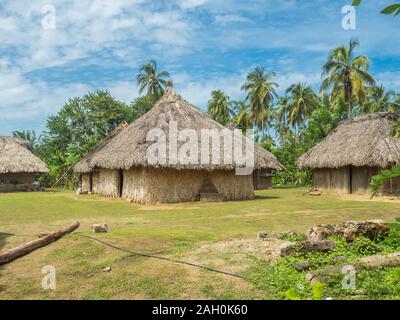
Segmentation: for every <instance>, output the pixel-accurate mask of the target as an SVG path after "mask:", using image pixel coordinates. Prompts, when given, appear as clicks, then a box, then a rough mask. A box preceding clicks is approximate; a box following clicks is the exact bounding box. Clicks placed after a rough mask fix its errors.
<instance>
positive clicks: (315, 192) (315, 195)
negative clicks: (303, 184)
mask: <svg viewBox="0 0 400 320" xmlns="http://www.w3.org/2000/svg"><path fill="white" fill-rule="evenodd" d="M320 195H322V192H321V191H318V190H313V191H310V196H314V197H317V196H320Z"/></svg>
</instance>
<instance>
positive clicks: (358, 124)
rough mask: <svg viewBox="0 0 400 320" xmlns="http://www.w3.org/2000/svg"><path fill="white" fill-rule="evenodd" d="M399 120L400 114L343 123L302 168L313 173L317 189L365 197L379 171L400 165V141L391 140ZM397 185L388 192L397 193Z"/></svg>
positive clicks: (301, 162)
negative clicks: (372, 178)
mask: <svg viewBox="0 0 400 320" xmlns="http://www.w3.org/2000/svg"><path fill="white" fill-rule="evenodd" d="M399 119H400V115H399V114H395V113H388V112H381V113H373V114H367V115H362V116H358V117H355V118H352V119H349V120H346V121H343V122H341V123H340V124H339V126H338V127H337V128H336V129H334V130H333V131H332V132H331V133H330V134H329V135H328V136H327V137H326V138H325V139H324V140H322V141H321V142H320V143H319V144H317V145H316V146H315V147H313V148H312V149H310V150H309V151H307V152H306V153H305V154H303V155H302V156H301V157H300V158H299V160H298V166H299V167H300V168H310V169H313V172H314V176H313V183H314V187H315V188H318V189H325V190H334V191H340V192H345V193H365V192H367V190H368V185H369V183H370V180H371V177H372V176H373V175H376V174H377V173H378V172H379V169H384V168H389V167H391V166H394V165H398V164H400V139H399V138H395V137H391V136H390V131H391V129H392V127H393V125H394V124H395V123H396V122H397V121H398V120H399ZM395 183H397V182H396V181H392V182H391V187H390V190H386V191H392V192H397V186H396V185H395ZM399 187H400V185H399Z"/></svg>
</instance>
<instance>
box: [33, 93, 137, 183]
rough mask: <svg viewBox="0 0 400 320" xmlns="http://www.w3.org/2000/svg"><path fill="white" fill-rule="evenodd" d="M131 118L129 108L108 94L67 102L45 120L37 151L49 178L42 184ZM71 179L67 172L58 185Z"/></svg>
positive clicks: (57, 174) (53, 180)
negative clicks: (48, 170)
mask: <svg viewBox="0 0 400 320" xmlns="http://www.w3.org/2000/svg"><path fill="white" fill-rule="evenodd" d="M132 119H133V112H132V109H131V108H130V107H129V106H128V105H126V104H125V103H122V102H120V101H118V100H116V99H114V98H113V97H112V96H111V95H110V93H109V92H108V91H96V92H92V93H88V94H86V95H84V96H83V97H81V98H73V99H70V100H69V101H68V102H67V103H66V104H65V105H64V106H63V107H62V108H61V110H60V111H59V112H58V113H57V114H56V115H54V116H51V117H49V118H48V120H47V132H46V133H45V134H44V135H43V139H42V143H41V144H40V146H39V147H38V149H37V150H38V154H39V156H40V157H41V158H42V159H43V160H44V161H45V162H46V163H47V164H48V166H49V167H50V176H49V177H48V178H49V179H48V180H47V181H45V182H47V184H48V185H49V184H50V185H51V184H53V183H54V182H56V181H57V180H58V178H60V177H61V176H63V175H64V173H65V172H67V171H68V170H69V169H70V168H71V166H72V165H74V164H75V163H76V162H77V161H78V160H79V159H80V158H81V157H82V156H84V155H85V154H86V153H87V152H88V151H89V150H91V149H92V148H93V147H94V146H96V145H97V144H98V143H99V142H100V141H101V140H102V139H104V138H105V137H106V136H107V135H108V133H109V132H110V131H111V130H113V129H114V128H115V127H116V126H117V125H119V124H120V123H121V122H122V121H124V120H125V121H127V122H130V121H132ZM68 172H69V171H68ZM72 177H73V176H72V174H70V172H69V174H68V175H65V179H64V180H62V181H60V183H61V184H67V183H69V182H72Z"/></svg>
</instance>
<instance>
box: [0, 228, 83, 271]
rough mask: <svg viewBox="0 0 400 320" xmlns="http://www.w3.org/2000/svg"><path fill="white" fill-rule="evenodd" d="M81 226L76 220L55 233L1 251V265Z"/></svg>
mask: <svg viewBox="0 0 400 320" xmlns="http://www.w3.org/2000/svg"><path fill="white" fill-rule="evenodd" d="M78 228H79V222H75V223H73V224H71V225H70V226H68V227H66V228H64V229H61V230H58V231H55V232H53V233H50V234H47V235H45V236H43V237H41V238H39V239H36V240H32V241H30V242H28V243H26V244H23V245H20V246H18V247H16V248H13V249H10V250H7V251H5V252H3V253H0V265H2V264H6V263H9V262H11V261H13V260H15V259H17V258H19V257H22V256H24V255H26V254H28V253H29V252H31V251H34V250H36V249H38V248H41V247H44V246H47V245H48V244H50V243H52V242H54V241H56V240H58V239H60V238H61V237H63V236H65V235H66V234H68V233H71V232H73V231H75V230H76V229H78Z"/></svg>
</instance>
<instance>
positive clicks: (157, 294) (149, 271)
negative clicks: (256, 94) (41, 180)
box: [0, 188, 400, 299]
mask: <svg viewBox="0 0 400 320" xmlns="http://www.w3.org/2000/svg"><path fill="white" fill-rule="evenodd" d="M399 209H400V202H397V201H392V202H382V201H359V200H358V199H353V200H343V199H339V198H335V197H333V196H332V197H329V196H321V197H312V196H309V195H308V193H307V190H306V189H294V188H290V189H276V190H267V191H261V192H257V198H256V199H255V200H252V201H236V202H224V203H199V202H196V203H184V204H174V205H157V206H142V205H136V204H130V203H128V202H125V201H121V200H111V199H106V198H101V197H98V196H96V195H91V196H87V195H86V196H77V195H75V194H74V193H72V192H63V191H59V192H43V193H19V194H17V193H15V194H0V232H3V233H10V234H16V235H18V236H5V235H0V250H4V249H7V248H11V247H14V246H16V245H18V244H21V243H24V242H26V241H29V240H31V239H33V238H34V235H35V234H39V233H44V232H48V231H53V230H56V229H58V228H59V227H62V226H66V225H68V224H69V223H71V222H73V221H80V223H81V227H80V229H79V230H78V232H76V233H74V234H71V235H68V236H66V237H64V238H62V239H61V240H59V241H57V242H55V243H53V244H51V245H49V246H46V247H44V248H41V249H39V250H37V251H35V252H33V253H32V254H30V255H27V256H25V257H23V258H21V259H18V260H17V261H14V262H12V263H10V264H8V265H5V266H2V267H0V299H10V298H12V299H14V298H19V299H32V298H35V299H36V298H38V299H54V298H57V299H126V298H132V299H135V298H145V299H146V298H149V299H150V298H151V299H154V298H162V299H171V298H178V299H180V298H205V299H223V298H232V299H235V298H237V299H262V298H273V297H274V296H273V295H272V294H271V292H269V291H268V290H265V288H262V287H260V286H258V285H254V284H253V283H248V282H245V281H242V280H239V279H235V278H230V277H228V276H223V275H219V274H214V273H210V272H208V271H204V270H201V269H195V268H191V267H187V266H183V265H177V264H174V263H170V262H165V261H159V260H153V259H148V258H143V257H137V256H131V255H129V254H128V253H124V252H120V251H116V250H114V249H111V248H108V247H105V246H103V245H101V244H99V243H96V242H93V241H91V240H88V239H85V238H82V237H79V236H78V235H79V234H90V233H91V231H90V226H91V225H92V224H93V223H103V222H104V223H107V224H108V225H109V226H110V232H109V233H107V234H96V235H95V236H96V237H98V238H99V239H102V240H105V241H108V242H110V243H113V244H115V245H118V246H120V247H123V248H127V249H130V250H133V251H138V252H144V253H156V254H158V255H162V256H167V257H171V258H175V259H184V260H193V261H196V262H200V263H201V264H204V265H208V266H214V267H218V268H220V269H221V268H222V269H224V270H225V269H226V270H231V269H232V270H233V269H234V268H237V269H238V268H239V267H241V269H240V270H238V271H237V272H239V273H242V274H250V273H251V270H253V269H254V268H255V267H254V263H253V262H252V261H253V260H252V259H247V258H245V259H244V260H243V261H246V264H245V265H240V263H237V262H236V261H235V260H234V258H232V257H230V256H229V254H223V253H221V254H220V255H219V256H217V257H213V259H211V256H210V254H209V253H204V252H203V253H198V252H197V251H196V250H197V249H199V248H201V247H202V246H205V245H207V244H213V243H218V242H222V241H228V240H233V239H240V238H254V237H255V236H256V233H257V232H258V231H261V230H274V231H289V230H298V231H306V230H307V228H309V227H310V226H311V225H314V224H317V223H338V222H342V221H344V220H365V219H377V218H379V219H384V220H387V221H393V220H394V218H395V217H397V216H399ZM48 264H51V265H54V266H55V267H56V270H57V290H56V291H50V292H49V291H46V290H43V289H41V286H40V283H41V279H42V277H43V275H42V274H41V269H42V267H43V266H44V265H48ZM105 266H110V267H112V271H111V272H109V273H105V272H102V269H103V268H104V267H105ZM235 270H236V269H235Z"/></svg>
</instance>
